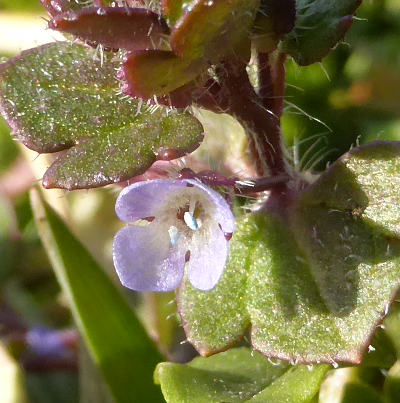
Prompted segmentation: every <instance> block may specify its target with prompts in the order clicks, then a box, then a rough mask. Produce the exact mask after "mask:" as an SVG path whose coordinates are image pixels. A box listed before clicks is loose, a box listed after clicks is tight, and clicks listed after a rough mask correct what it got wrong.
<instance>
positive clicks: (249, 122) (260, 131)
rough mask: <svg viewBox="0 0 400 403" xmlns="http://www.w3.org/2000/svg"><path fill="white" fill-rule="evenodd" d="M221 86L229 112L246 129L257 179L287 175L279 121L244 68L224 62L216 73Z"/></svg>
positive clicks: (242, 65) (241, 64)
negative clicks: (266, 106) (225, 93)
mask: <svg viewBox="0 0 400 403" xmlns="http://www.w3.org/2000/svg"><path fill="white" fill-rule="evenodd" d="M218 74H219V78H220V80H221V85H222V87H223V88H224V90H225V91H226V92H227V96H228V97H229V100H230V106H229V109H230V112H231V113H232V114H233V115H234V116H236V118H237V119H238V120H239V122H240V123H241V124H242V125H243V126H244V127H245V129H246V131H247V133H248V135H249V137H250V148H251V151H252V153H253V155H254V157H255V160H256V168H257V173H258V174H259V175H260V176H267V175H269V176H277V175H282V174H285V173H286V165H285V160H284V157H283V151H282V144H281V130H280V119H279V117H278V116H276V115H275V114H274V113H273V112H271V111H269V110H267V109H266V108H265V107H264V105H263V104H262V99H261V98H260V97H259V96H258V95H257V94H256V92H255V90H254V88H253V86H252V85H251V83H250V80H249V77H248V74H247V71H246V64H245V63H242V62H240V61H226V62H225V63H224V65H223V68H220V69H218Z"/></svg>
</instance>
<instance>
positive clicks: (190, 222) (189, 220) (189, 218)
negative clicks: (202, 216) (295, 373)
mask: <svg viewBox="0 0 400 403" xmlns="http://www.w3.org/2000/svg"><path fill="white" fill-rule="evenodd" d="M183 219H184V220H185V223H186V225H187V226H188V227H189V228H190V229H191V230H193V231H197V230H198V229H199V225H198V223H197V220H196V219H195V218H194V217H193V215H192V214H191V213H189V211H186V212H185V214H184V215H183Z"/></svg>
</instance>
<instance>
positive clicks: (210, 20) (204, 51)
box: [171, 0, 260, 62]
mask: <svg viewBox="0 0 400 403" xmlns="http://www.w3.org/2000/svg"><path fill="white" fill-rule="evenodd" d="M259 5H260V0H229V1H227V0H213V1H211V2H210V1H208V0H199V1H195V2H193V3H191V4H190V7H188V9H187V11H186V12H185V13H184V14H183V16H182V17H181V18H180V19H179V20H178V22H177V23H176V25H175V27H174V29H173V31H172V34H171V46H172V50H173V51H174V52H175V54H176V55H178V56H179V57H182V58H185V59H190V60H196V59H206V60H207V61H211V62H215V61H217V60H220V59H222V58H223V57H224V56H227V55H232V54H239V55H244V57H245V58H246V57H248V54H247V53H248V52H249V46H248V38H249V33H250V30H251V26H252V24H253V22H254V18H255V16H256V12H257V10H258V8H259Z"/></svg>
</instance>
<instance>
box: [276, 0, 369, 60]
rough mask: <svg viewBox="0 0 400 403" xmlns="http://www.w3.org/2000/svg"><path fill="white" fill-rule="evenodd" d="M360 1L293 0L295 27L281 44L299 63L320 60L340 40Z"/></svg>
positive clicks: (284, 50) (283, 49) (350, 23)
mask: <svg viewBox="0 0 400 403" xmlns="http://www.w3.org/2000/svg"><path fill="white" fill-rule="evenodd" d="M361 1H362V0H335V1H334V2H332V1H326V0H296V9H297V19H296V26H295V28H294V29H293V30H292V32H290V34H289V35H287V36H286V38H285V39H284V41H283V43H282V51H283V52H285V53H289V54H290V55H291V56H292V57H293V58H294V59H295V60H296V62H297V63H298V64H300V65H302V66H306V65H309V64H312V63H315V62H319V61H321V59H322V58H324V57H325V56H326V55H327V54H328V53H329V52H330V50H331V49H332V48H333V47H335V46H336V45H337V43H338V42H339V41H340V40H342V39H343V37H344V36H345V34H346V32H347V31H348V29H349V28H350V27H351V26H352V24H353V15H354V13H355V12H356V10H357V8H358V7H359V6H360V4H361Z"/></svg>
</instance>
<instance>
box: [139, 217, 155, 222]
mask: <svg viewBox="0 0 400 403" xmlns="http://www.w3.org/2000/svg"><path fill="white" fill-rule="evenodd" d="M155 218H156V217H144V218H142V220H144V221H148V222H153V221H154V219H155Z"/></svg>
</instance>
